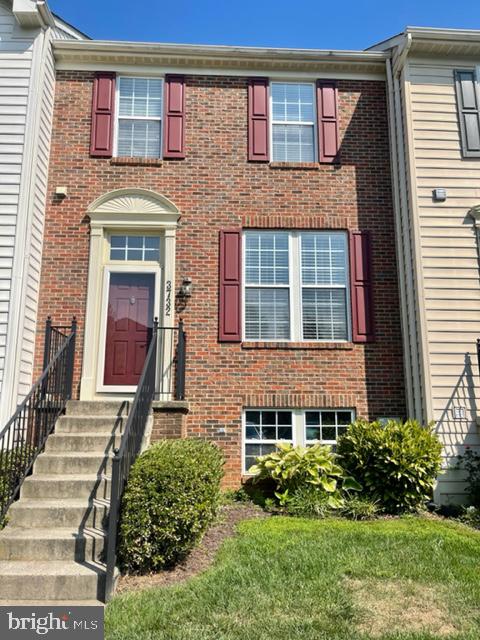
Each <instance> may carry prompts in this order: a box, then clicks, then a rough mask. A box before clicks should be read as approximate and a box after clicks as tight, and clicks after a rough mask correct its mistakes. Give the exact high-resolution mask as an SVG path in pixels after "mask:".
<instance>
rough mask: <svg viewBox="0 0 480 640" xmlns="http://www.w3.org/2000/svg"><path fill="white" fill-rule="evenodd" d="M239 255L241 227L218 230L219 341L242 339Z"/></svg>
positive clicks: (240, 254) (240, 267) (240, 266)
mask: <svg viewBox="0 0 480 640" xmlns="http://www.w3.org/2000/svg"><path fill="white" fill-rule="evenodd" d="M241 256H242V231H241V229H226V230H224V231H220V296H219V340H220V342H240V341H241V339H242V330H241V316H242V311H241V299H242V291H241V276H240V274H241V269H242V257H241Z"/></svg>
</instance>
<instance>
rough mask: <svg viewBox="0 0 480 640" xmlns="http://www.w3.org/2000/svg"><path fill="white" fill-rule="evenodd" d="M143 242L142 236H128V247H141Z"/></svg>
mask: <svg viewBox="0 0 480 640" xmlns="http://www.w3.org/2000/svg"><path fill="white" fill-rule="evenodd" d="M143 243H144V237H143V236H128V248H129V249H141V248H142V246H143Z"/></svg>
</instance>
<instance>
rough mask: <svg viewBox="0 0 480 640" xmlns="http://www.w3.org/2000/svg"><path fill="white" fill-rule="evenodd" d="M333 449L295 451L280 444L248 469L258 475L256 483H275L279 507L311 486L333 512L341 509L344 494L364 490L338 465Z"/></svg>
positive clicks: (313, 447)
mask: <svg viewBox="0 0 480 640" xmlns="http://www.w3.org/2000/svg"><path fill="white" fill-rule="evenodd" d="M336 458H337V456H336V455H335V454H334V453H333V452H332V450H331V447H328V446H325V445H321V444H315V445H312V446H310V447H294V446H293V445H291V444H289V443H280V444H278V445H277V450H276V451H274V452H272V453H269V454H267V455H265V456H260V457H259V458H257V464H256V465H254V466H253V467H251V468H250V469H249V471H250V473H253V474H255V475H256V477H255V479H254V482H257V483H262V482H265V481H267V482H268V481H273V482H274V483H275V497H276V498H277V500H278V502H279V504H280V506H285V505H287V504H288V503H289V502H290V501H291V500H292V498H293V495H294V494H295V493H296V492H297V491H298V490H300V489H303V488H306V487H309V486H312V487H315V488H316V489H317V491H319V492H321V493H323V494H324V495H325V497H326V500H327V502H328V504H329V506H330V507H331V508H333V509H335V508H339V507H340V506H341V505H342V492H343V491H348V490H350V489H352V490H355V491H358V490H360V489H361V487H360V486H359V485H358V483H357V482H355V480H354V479H353V478H351V477H349V476H348V475H347V474H346V473H345V471H344V470H343V469H342V467H341V466H340V465H339V464H338V463H337V461H336Z"/></svg>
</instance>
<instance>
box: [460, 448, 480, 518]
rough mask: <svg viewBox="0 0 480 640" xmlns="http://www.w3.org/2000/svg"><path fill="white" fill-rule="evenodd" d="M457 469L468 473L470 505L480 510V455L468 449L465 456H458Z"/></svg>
mask: <svg viewBox="0 0 480 640" xmlns="http://www.w3.org/2000/svg"><path fill="white" fill-rule="evenodd" d="M456 468H457V469H465V471H466V472H467V493H468V497H469V501H470V505H471V506H473V507H477V508H480V454H479V453H476V452H475V451H472V449H470V448H469V447H467V448H466V449H465V453H464V454H463V456H458V462H457V464H456Z"/></svg>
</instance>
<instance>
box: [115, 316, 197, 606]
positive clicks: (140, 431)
mask: <svg viewBox="0 0 480 640" xmlns="http://www.w3.org/2000/svg"><path fill="white" fill-rule="evenodd" d="M176 332H178V340H177V342H176V344H175V340H174V337H175V333H176ZM166 341H170V344H168V343H167V342H166ZM166 354H167V355H166ZM157 355H158V356H159V364H160V366H159V367H157ZM167 357H168V360H167ZM185 361H186V335H185V331H184V327H183V322H182V321H180V323H179V326H178V328H177V327H159V326H158V322H157V320H156V319H155V322H154V326H153V330H152V339H151V341H150V345H149V347H148V352H147V357H146V358H145V363H144V365H143V370H142V374H141V376H140V380H139V382H138V386H137V391H136V393H135V397H134V399H133V401H132V405H131V408H130V411H129V413H128V418H127V423H126V425H125V430H124V432H123V434H122V439H121V441H120V446H119V448H118V449H117V450H115V455H114V458H113V460H112V482H111V493H110V511H109V516H108V537H107V552H106V565H107V566H106V580H105V601H106V602H107V601H108V600H109V599H110V598H111V596H112V594H113V589H114V579H115V567H116V564H117V538H118V519H119V512H120V503H121V499H122V495H123V491H124V488H125V485H126V482H127V480H128V476H129V474H130V468H131V466H132V464H133V463H134V462H135V460H136V458H137V456H138V454H139V453H140V450H141V448H142V441H143V438H144V435H145V429H146V426H147V420H148V416H149V414H150V409H151V406H152V402H153V400H154V398H155V396H158V395H160V397H162V395H164V394H170V397H171V391H170V390H171V388H172V384H171V383H172V376H174V385H173V388H174V394H173V395H174V398H175V399H176V400H183V399H184V397H185ZM174 365H175V367H174ZM173 368H175V371H174V372H173ZM165 380H166V381H165ZM157 384H158V386H159V388H160V392H158V391H156V385H157Z"/></svg>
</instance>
